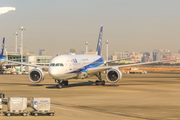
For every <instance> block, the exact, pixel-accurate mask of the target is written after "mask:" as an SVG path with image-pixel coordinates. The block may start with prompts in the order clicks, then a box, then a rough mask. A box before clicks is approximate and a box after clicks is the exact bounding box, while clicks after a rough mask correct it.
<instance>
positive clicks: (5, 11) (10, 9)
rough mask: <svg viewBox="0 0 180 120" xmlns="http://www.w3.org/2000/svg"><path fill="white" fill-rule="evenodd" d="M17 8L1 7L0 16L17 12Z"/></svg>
mask: <svg viewBox="0 0 180 120" xmlns="http://www.w3.org/2000/svg"><path fill="white" fill-rule="evenodd" d="M15 10H16V8H15V7H0V15H2V14H5V13H7V12H9V11H15Z"/></svg>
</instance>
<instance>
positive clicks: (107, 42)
mask: <svg viewBox="0 0 180 120" xmlns="http://www.w3.org/2000/svg"><path fill="white" fill-rule="evenodd" d="M105 43H106V61H108V44H109V41H108V40H106V42H105ZM106 65H107V66H108V63H107V64H106Z"/></svg>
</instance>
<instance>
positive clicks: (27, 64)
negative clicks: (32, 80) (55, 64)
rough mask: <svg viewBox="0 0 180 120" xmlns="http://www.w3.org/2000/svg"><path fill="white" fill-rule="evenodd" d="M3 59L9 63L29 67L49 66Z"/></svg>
mask: <svg viewBox="0 0 180 120" xmlns="http://www.w3.org/2000/svg"><path fill="white" fill-rule="evenodd" d="M4 61H6V62H9V63H14V64H19V65H25V66H31V67H39V68H49V66H41V65H34V64H29V63H23V62H14V61H8V60H4Z"/></svg>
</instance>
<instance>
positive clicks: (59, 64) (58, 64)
mask: <svg viewBox="0 0 180 120" xmlns="http://www.w3.org/2000/svg"><path fill="white" fill-rule="evenodd" d="M50 66H64V65H63V64H62V63H51V64H50Z"/></svg>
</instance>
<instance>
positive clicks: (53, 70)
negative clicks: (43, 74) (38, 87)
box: [49, 68, 58, 77]
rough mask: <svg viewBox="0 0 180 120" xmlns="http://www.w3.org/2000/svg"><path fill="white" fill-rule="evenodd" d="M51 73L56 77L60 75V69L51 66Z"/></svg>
mask: <svg viewBox="0 0 180 120" xmlns="http://www.w3.org/2000/svg"><path fill="white" fill-rule="evenodd" d="M49 74H50V75H51V76H52V77H56V76H57V75H58V70H57V69H56V68H49Z"/></svg>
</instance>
